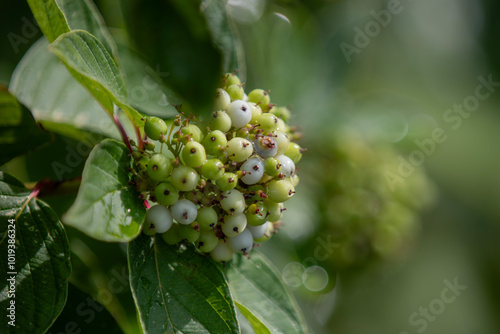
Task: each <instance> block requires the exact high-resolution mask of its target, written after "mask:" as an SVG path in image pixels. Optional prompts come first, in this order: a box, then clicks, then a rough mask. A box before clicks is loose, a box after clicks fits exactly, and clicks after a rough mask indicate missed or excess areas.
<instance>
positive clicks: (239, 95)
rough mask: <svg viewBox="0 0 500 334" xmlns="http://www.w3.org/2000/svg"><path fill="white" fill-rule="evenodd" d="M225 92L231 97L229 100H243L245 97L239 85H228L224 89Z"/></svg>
mask: <svg viewBox="0 0 500 334" xmlns="http://www.w3.org/2000/svg"><path fill="white" fill-rule="evenodd" d="M226 92H227V93H228V94H229V96H230V97H231V100H232V101H234V100H243V98H244V97H245V90H244V89H243V87H241V86H240V85H230V86H227V87H226Z"/></svg>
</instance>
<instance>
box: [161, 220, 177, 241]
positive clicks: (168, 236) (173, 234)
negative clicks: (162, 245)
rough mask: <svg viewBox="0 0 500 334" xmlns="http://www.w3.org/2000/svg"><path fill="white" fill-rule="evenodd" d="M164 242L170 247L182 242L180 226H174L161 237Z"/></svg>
mask: <svg viewBox="0 0 500 334" xmlns="http://www.w3.org/2000/svg"><path fill="white" fill-rule="evenodd" d="M161 237H162V238H163V240H164V241H165V242H166V243H167V244H169V245H175V244H177V243H179V242H181V241H182V237H181V236H180V234H179V224H172V227H170V229H169V230H168V231H167V232H165V233H163V234H162V235H161Z"/></svg>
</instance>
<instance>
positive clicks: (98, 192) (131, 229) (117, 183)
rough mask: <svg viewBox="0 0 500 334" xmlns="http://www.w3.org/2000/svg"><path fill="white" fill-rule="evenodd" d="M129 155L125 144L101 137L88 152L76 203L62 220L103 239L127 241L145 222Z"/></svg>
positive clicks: (135, 234) (143, 210)
mask: <svg viewBox="0 0 500 334" xmlns="http://www.w3.org/2000/svg"><path fill="white" fill-rule="evenodd" d="M131 162H132V158H131V157H130V152H129V151H128V149H127V147H126V146H125V144H123V143H121V142H118V141H116V140H113V139H106V140H103V141H102V142H101V143H100V144H99V145H97V146H96V147H94V149H93V150H92V152H91V153H90V156H89V158H88V159H87V162H86V163H85V168H84V170H83V175H82V184H81V186H80V190H79V191H78V195H77V197H76V200H75V203H74V204H73V206H72V207H71V208H70V209H69V210H68V212H67V213H66V215H64V217H63V221H64V222H65V223H66V224H68V225H71V226H73V227H75V228H77V229H79V230H81V231H82V232H84V233H86V234H87V235H89V236H91V237H93V238H96V239H98V240H102V241H121V242H123V241H130V240H132V239H133V238H135V237H136V236H137V235H138V234H139V232H140V230H141V225H142V222H143V221H144V216H145V209H144V205H143V203H142V201H141V200H139V198H138V196H139V194H138V193H137V192H136V191H135V189H134V188H133V187H132V186H131V185H130V184H129V181H130V180H131V173H130V172H129V170H128V168H130V167H131V166H132V165H131Z"/></svg>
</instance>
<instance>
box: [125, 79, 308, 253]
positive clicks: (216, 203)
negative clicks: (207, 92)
mask: <svg viewBox="0 0 500 334" xmlns="http://www.w3.org/2000/svg"><path fill="white" fill-rule="evenodd" d="M243 85H244V84H242V83H241V82H240V79H239V78H238V76H236V75H235V74H226V75H224V76H223V78H222V80H221V85H220V88H218V89H217V90H216V92H215V99H214V108H213V110H215V111H214V112H213V113H212V114H211V116H210V117H209V118H208V119H196V117H194V116H193V115H191V114H189V115H186V113H185V112H183V110H182V109H180V111H181V112H180V114H179V115H178V116H177V117H175V119H174V120H173V122H172V123H171V124H169V125H167V123H165V121H163V120H162V119H160V118H157V117H148V118H147V119H146V123H145V126H144V132H145V134H146V135H147V137H148V138H149V140H146V141H145V142H144V149H143V150H140V149H139V150H137V152H135V153H134V158H135V160H136V165H137V179H136V181H135V184H136V187H137V189H138V190H139V191H140V192H141V196H142V197H143V198H144V199H147V200H148V202H146V203H151V202H156V203H157V204H156V205H155V204H153V206H152V207H150V208H149V210H148V212H147V215H146V221H145V222H144V225H143V233H145V234H147V235H153V234H155V233H159V234H161V236H162V237H163V239H164V240H165V241H166V242H167V243H168V244H171V245H174V244H178V243H180V242H182V241H187V242H193V243H195V245H196V247H197V248H198V250H199V251H201V252H203V253H210V256H211V257H212V258H213V259H214V260H216V261H219V262H226V261H229V260H230V259H231V258H232V256H233V254H234V253H235V252H241V253H243V254H245V255H247V254H248V253H249V252H250V250H251V249H252V247H253V246H254V243H260V242H264V241H266V240H268V239H269V238H270V237H271V235H272V234H273V233H275V232H276V231H277V228H278V227H279V225H280V219H281V217H282V213H283V210H284V207H283V202H285V201H287V200H288V199H289V198H290V197H292V195H293V194H294V193H295V186H296V185H297V183H298V176H297V175H296V173H295V164H296V163H297V162H298V161H299V160H300V158H301V156H302V151H303V149H302V148H301V147H300V146H299V145H298V144H296V143H294V142H293V140H296V139H298V138H299V134H298V133H297V132H296V131H295V129H294V128H291V127H289V126H288V125H286V121H288V119H289V117H290V111H289V110H288V109H287V108H286V107H277V106H275V105H273V104H271V101H270V96H269V94H268V92H267V91H264V90H262V89H255V90H253V91H251V92H250V93H249V94H248V96H247V95H246V94H245V92H244V89H243ZM181 108H182V107H181ZM153 141H157V142H159V143H160V144H161V149H160V150H159V151H158V150H157V151H155V146H156V148H158V145H154V142H153ZM157 144H158V143H157ZM164 146H166V149H165V148H164Z"/></svg>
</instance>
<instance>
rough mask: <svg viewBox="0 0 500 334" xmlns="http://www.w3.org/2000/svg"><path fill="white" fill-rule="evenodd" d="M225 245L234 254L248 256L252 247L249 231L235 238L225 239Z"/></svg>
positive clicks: (251, 237)
mask: <svg viewBox="0 0 500 334" xmlns="http://www.w3.org/2000/svg"><path fill="white" fill-rule="evenodd" d="M227 244H228V245H229V247H231V249H232V250H233V251H235V252H241V253H243V254H248V252H250V251H251V250H252V247H253V236H252V232H250V231H249V230H244V231H243V232H241V233H240V234H238V235H237V236H234V237H232V238H228V239H227Z"/></svg>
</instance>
